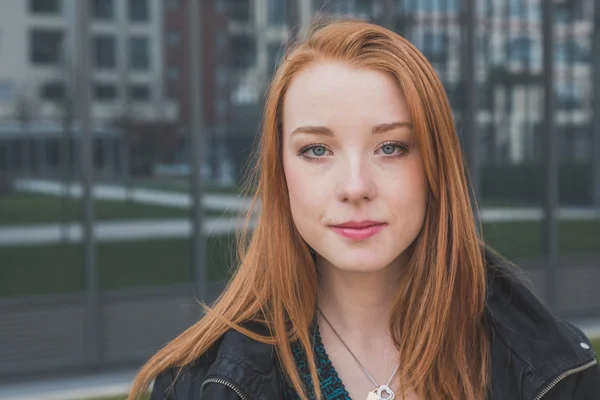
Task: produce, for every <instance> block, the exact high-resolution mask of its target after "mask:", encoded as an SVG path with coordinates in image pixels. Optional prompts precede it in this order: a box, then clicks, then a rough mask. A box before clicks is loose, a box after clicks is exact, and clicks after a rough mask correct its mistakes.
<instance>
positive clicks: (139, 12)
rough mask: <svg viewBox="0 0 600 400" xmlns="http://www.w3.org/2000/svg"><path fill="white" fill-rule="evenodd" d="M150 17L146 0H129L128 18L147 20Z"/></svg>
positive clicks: (139, 20)
mask: <svg viewBox="0 0 600 400" xmlns="http://www.w3.org/2000/svg"><path fill="white" fill-rule="evenodd" d="M149 19H150V10H149V9H148V0H129V20H130V21H132V22H147V21H148V20H149Z"/></svg>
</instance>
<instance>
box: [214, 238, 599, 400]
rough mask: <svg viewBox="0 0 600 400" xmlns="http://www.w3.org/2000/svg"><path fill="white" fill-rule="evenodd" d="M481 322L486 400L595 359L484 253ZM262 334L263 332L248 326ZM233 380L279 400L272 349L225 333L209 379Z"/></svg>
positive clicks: (516, 394) (580, 338) (514, 274)
mask: <svg viewBox="0 0 600 400" xmlns="http://www.w3.org/2000/svg"><path fill="white" fill-rule="evenodd" d="M485 257H486V263H487V300H486V310H485V314H486V319H487V322H488V327H489V330H490V339H491V361H492V371H491V372H492V387H491V393H490V400H496V399H516V398H519V399H534V398H535V396H536V395H537V394H539V393H540V392H541V391H542V390H543V389H544V388H545V387H547V386H548V385H549V384H550V382H552V381H553V380H554V379H556V378H557V377H558V376H560V375H561V374H563V373H565V372H568V371H570V370H572V369H575V368H577V367H580V366H582V365H585V364H586V363H589V362H591V361H593V360H594V359H595V353H594V351H593V350H592V348H591V343H590V342H589V340H588V338H587V337H586V336H585V335H584V334H583V333H582V332H581V331H580V330H578V329H577V328H575V327H574V326H572V325H571V324H569V323H567V322H565V321H562V320H560V319H558V318H556V317H555V316H554V315H553V314H552V313H551V312H550V311H549V310H548V308H547V307H546V306H545V305H544V304H543V302H542V301H541V300H540V299H539V298H538V297H536V295H535V294H534V292H533V290H532V289H531V285H530V284H528V283H527V282H526V281H525V280H524V279H522V278H521V276H522V274H523V273H522V271H520V270H518V269H517V268H516V267H514V266H513V265H512V264H510V263H508V262H507V261H505V260H503V259H501V258H500V257H498V256H497V255H495V254H494V253H493V252H491V251H490V250H489V249H486V250H485ZM248 328H250V329H252V330H253V331H255V332H257V333H260V334H266V333H267V332H266V331H265V328H264V327H262V326H258V325H256V324H253V325H249V326H248ZM211 375H212V376H222V377H226V378H227V379H230V380H232V381H233V382H236V383H237V384H238V385H239V386H240V388H241V389H242V390H243V391H244V392H245V393H247V395H248V397H249V398H250V399H252V400H254V399H257V400H258V399H260V400H263V399H264V400H276V399H280V398H281V394H280V392H281V390H280V379H283V378H282V377H281V374H280V373H279V366H278V362H277V357H276V356H275V351H274V349H273V347H272V346H271V345H267V344H262V343H258V342H256V341H254V340H252V339H250V338H248V337H246V336H245V335H243V334H241V333H239V332H237V331H235V330H230V331H229V332H228V333H227V334H226V335H225V337H224V338H223V341H222V343H221V345H220V346H219V351H218V354H217V356H216V359H215V361H214V363H213V364H212V365H211V367H210V370H209V372H208V375H207V376H208V377H210V376H211Z"/></svg>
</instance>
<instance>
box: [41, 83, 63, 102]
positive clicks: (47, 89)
mask: <svg viewBox="0 0 600 400" xmlns="http://www.w3.org/2000/svg"><path fill="white" fill-rule="evenodd" d="M40 97H41V98H42V99H44V100H49V101H57V100H62V99H64V98H65V85H64V84H63V83H62V82H47V83H45V84H43V85H42V87H41V92H40Z"/></svg>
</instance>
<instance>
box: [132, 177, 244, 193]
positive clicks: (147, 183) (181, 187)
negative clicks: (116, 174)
mask: <svg viewBox="0 0 600 400" xmlns="http://www.w3.org/2000/svg"><path fill="white" fill-rule="evenodd" d="M133 187H134V188H145V189H157V190H166V191H169V192H176V193H188V192H189V191H190V182H189V180H188V179H138V180H136V181H135V182H134V183H133ZM204 190H206V192H208V193H215V194H232V195H237V194H240V193H241V189H240V188H239V187H238V186H235V185H231V186H222V185H217V184H215V183H210V182H206V183H204Z"/></svg>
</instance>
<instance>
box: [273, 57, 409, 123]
mask: <svg viewBox="0 0 600 400" xmlns="http://www.w3.org/2000/svg"><path fill="white" fill-rule="evenodd" d="M397 120H401V121H408V122H411V121H410V115H409V112H408V107H407V104H406V100H405V98H404V96H403V94H402V92H401V90H400V87H399V85H398V83H397V82H396V80H395V78H394V77H393V76H392V75H391V74H388V73H385V72H382V71H378V70H375V69H367V68H357V67H354V66H352V65H349V64H346V63H343V62H333V61H331V62H320V63H317V64H314V65H311V66H310V67H308V68H305V69H304V70H302V71H300V72H298V73H297V74H296V76H295V77H294V78H293V79H292V81H291V83H290V86H289V87H288V90H287V92H286V94H285V97H284V102H283V125H284V126H283V128H284V131H285V132H289V130H290V129H294V127H295V126H296V125H299V124H308V123H311V124H317V123H318V124H323V125H336V124H340V125H349V124H354V125H355V124H356V123H371V124H380V123H382V122H392V121H397Z"/></svg>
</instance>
